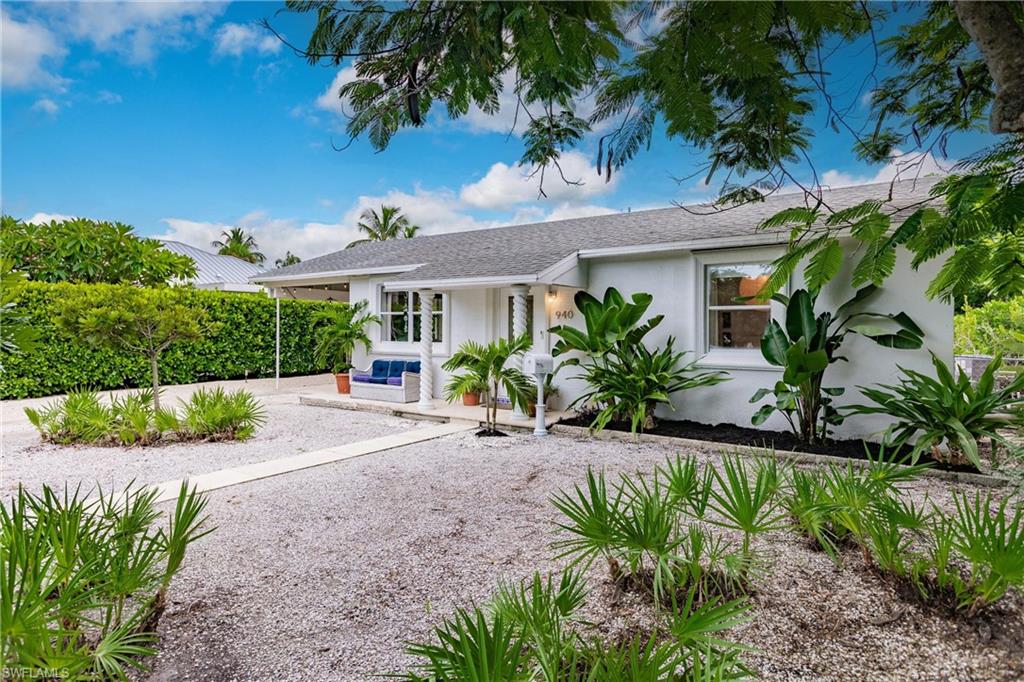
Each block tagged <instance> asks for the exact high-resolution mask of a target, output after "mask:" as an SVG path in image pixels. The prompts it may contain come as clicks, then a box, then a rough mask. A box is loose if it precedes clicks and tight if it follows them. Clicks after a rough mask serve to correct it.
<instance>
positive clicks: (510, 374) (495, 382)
mask: <svg viewBox="0 0 1024 682" xmlns="http://www.w3.org/2000/svg"><path fill="white" fill-rule="evenodd" d="M529 349H530V338H529V336H527V335H526V334H523V335H522V336H520V337H518V338H516V339H513V340H511V341H509V340H508V339H504V338H501V339H498V340H497V341H492V342H491V343H489V344H487V345H484V344H481V343H477V342H476V341H467V342H465V343H464V344H462V345H461V346H459V349H458V350H457V351H455V352H454V353H452V356H451V357H450V358H448V361H447V362H446V363H444V365H442V368H443V369H444V370H445V371H446V372H455V371H460V370H461V372H462V373H461V374H456V375H453V376H452V377H451V378H450V379H449V380H448V383H447V384H445V387H444V397H445V400H447V401H448V402H452V401H454V400H458V399H459V398H462V397H464V396H465V395H466V394H467V393H478V392H479V391H481V389H484V390H486V392H487V403H486V404H485V406H484V407H485V410H486V413H487V428H486V429H484V430H483V431H480V432H479V433H478V434H477V435H480V436H497V435H505V434H503V433H501V432H500V431H498V429H497V422H498V401H497V400H496V398H497V395H498V388H499V387H500V388H504V389H505V393H507V394H508V396H509V399H510V400H512V404H513V405H525V404H526V400H527V397H528V396H527V394H528V392H529V390H530V385H531V382H530V378H529V377H527V376H526V375H525V374H523V373H522V371H520V370H519V369H517V368H515V367H506V366H505V365H506V364H507V363H508V361H509V359H511V358H514V357H518V356H520V355H522V354H523V353H525V352H526V351H527V350H529ZM467 404H468V403H467Z"/></svg>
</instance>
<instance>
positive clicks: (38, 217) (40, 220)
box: [25, 213, 75, 225]
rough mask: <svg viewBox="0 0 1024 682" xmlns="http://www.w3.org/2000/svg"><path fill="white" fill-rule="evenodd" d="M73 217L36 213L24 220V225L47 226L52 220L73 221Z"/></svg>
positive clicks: (61, 214) (60, 214)
mask: <svg viewBox="0 0 1024 682" xmlns="http://www.w3.org/2000/svg"><path fill="white" fill-rule="evenodd" d="M74 219H75V216H73V215H65V214H63V213H36V214H35V215H33V216H32V217H31V218H29V219H28V220H26V221H25V222H26V223H33V224H35V225H48V224H50V223H52V222H53V221H54V220H56V221H57V222H63V221H65V220H74Z"/></svg>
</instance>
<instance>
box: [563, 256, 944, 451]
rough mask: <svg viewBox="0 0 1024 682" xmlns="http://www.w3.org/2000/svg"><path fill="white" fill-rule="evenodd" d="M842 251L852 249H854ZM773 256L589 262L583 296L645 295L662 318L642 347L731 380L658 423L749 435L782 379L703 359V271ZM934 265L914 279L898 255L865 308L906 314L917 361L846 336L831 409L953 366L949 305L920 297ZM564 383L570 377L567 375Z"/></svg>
mask: <svg viewBox="0 0 1024 682" xmlns="http://www.w3.org/2000/svg"><path fill="white" fill-rule="evenodd" d="M847 246H849V247H851V248H852V244H847ZM778 253H780V251H779V249H778V247H771V248H755V249H731V250H728V251H708V252H695V253H685V254H673V255H667V256H647V257H633V258H629V259H624V258H620V259H602V260H594V261H593V262H591V264H590V278H589V286H588V291H590V293H591V294H593V295H594V296H597V297H601V296H602V295H603V294H604V291H605V289H606V288H607V287H609V286H614V287H616V288H618V289H619V291H621V292H622V293H623V295H626V296H629V295H630V294H633V293H637V292H647V293H650V294H651V295H652V296H653V297H654V300H653V302H652V304H651V307H650V308H649V309H648V314H649V316H650V315H656V314H664V315H665V320H664V321H663V322H662V323H661V324H660V325H659V326H658V327H657V328H656V329H655V330H653V331H652V332H651V334H650V335H649V336H648V337H647V340H648V342H649V343H651V344H655V345H662V344H664V343H665V342H666V340H667V338H668V337H669V336H673V337H675V339H676V349H677V350H680V351H689V352H688V354H687V356H686V358H685V359H686V360H687V361H690V360H693V359H695V358H698V357H700V358H701V359H700V360H699V364H700V365H701V366H702V367H703V368H707V369H722V370H724V371H727V372H729V375H730V377H731V380H730V381H727V382H724V383H722V384H718V385H716V386H710V387H702V388H698V389H694V390H691V391H683V392H680V393H677V394H675V395H674V396H673V401H672V406H673V408H674V410H672V409H668V408H662V409H661V410H660V411H659V416H661V417H665V418H671V419H691V420H694V421H698V422H703V423H708V424H717V423H723V422H724V423H732V424H738V425H741V426H750V418H751V416H752V415H753V413H754V412H755V411H756V409H757V408H758V406H759V405H760V404H761V403H758V404H756V405H755V404H751V403H750V402H749V400H750V396H752V395H753V394H754V392H755V391H756V390H757V389H759V388H762V387H770V386H772V385H773V384H774V383H775V382H776V381H778V380H779V379H781V374H782V372H781V369H779V368H776V367H772V366H771V365H768V364H767V363H765V362H764V361H763V360H762V359H761V355H760V351H759V350H753V351H724V352H723V351H713V352H711V353H706V352H705V332H704V328H705V321H704V317H705V313H704V310H705V309H704V305H705V304H704V296H703V282H704V267H705V265H707V264H710V263H721V262H743V261H751V260H760V259H764V258H771V257H774V256H775V255H778ZM856 260H857V259H856V258H852V257H851V258H848V259H846V262H845V265H844V270H843V271H842V272H841V273H840V274H839V276H838V277H836V279H835V282H849V281H850V270H851V269H852V265H853V263H855V262H856ZM940 264H941V263H940V262H936V261H932V262H929V263H927V264H925V265H923V266H922V267H921V268H920V269H919V270H917V271H914V270H913V269H912V268H911V267H910V256H909V254H908V253H907V252H905V251H901V252H900V253H899V256H898V259H897V264H896V268H895V270H894V272H893V274H892V275H891V276H890V277H889V279H888V280H887V281H886V283H885V285H884V286H883V287H882V290H881V291H879V292H878V293H877V294H876V295H875V296H874V297H873V298H871V299H870V300H869V301H868V303H867V304H866V305H865V309H867V310H871V311H874V312H885V313H897V312H901V311H903V312H906V313H907V314H909V315H910V316H911V317H912V318H913V319H914V320H915V321H916V322H917V324H918V325H919V326H921V328H922V329H923V330H924V331H925V334H926V336H925V345H924V347H923V348H922V349H920V350H916V351H911V350H895V349H888V348H882V347H880V346H878V345H876V344H875V343H874V342H872V341H870V340H868V339H865V338H863V337H861V336H859V335H854V334H851V335H849V336H848V337H847V341H846V343H845V344H844V346H843V349H842V355H844V356H846V357H848V358H849V359H850V362H849V363H844V362H838V363H836V364H834V365H832V367H830V368H829V370H828V372H827V374H826V379H825V385H826V386H841V387H844V388H845V389H846V393H845V394H844V395H843V396H841V397H840V398H837V400H836V403H837V404H838V405H843V404H851V403H854V402H860V401H861V400H862V398H861V396H860V392H859V391H858V390H857V388H856V386H857V385H871V384H875V383H882V382H884V383H892V382H894V381H895V377H896V375H897V372H898V368H897V365H900V366H902V367H906V368H908V369H915V370H920V371H923V372H926V373H929V374H931V373H932V371H933V370H932V368H931V360H930V356H929V351H932V352H934V353H935V354H936V355H938V356H939V357H940V358H942V359H943V360H944V361H946V362H947V363H951V362H952V352H953V308H952V305H951V304H948V303H943V302H941V301H937V300H928V299H927V297H926V296H925V294H924V291H925V288H926V287H927V284H928V282H929V281H930V280H931V279H932V277H933V276H934V275H935V274H936V272H937V271H938V267H939V266H940ZM800 271H802V267H801V269H800ZM795 280H796V281H794V282H793V283H791V286H790V289H791V290H792V289H796V288H800V287H801V286H802V284H803V282H802V279H801V277H800V276H799V275H798V276H797V277H796V278H795ZM852 294H853V289H851V288H850V287H847V286H841V285H838V284H832V285H829V286H828V287H826V289H825V290H824V291H822V293H821V295H820V297H819V300H818V306H817V310H818V311H822V310H826V309H832V310H834V309H835V308H836V307H837V306H838V305H839V304H841V303H842V302H844V301H845V300H847V299H848V298H849V297H850V296H851V295H852ZM781 312H782V310H781V306H778V305H777V304H773V311H772V315H773V317H775V318H776V319H781ZM577 317H578V316H577ZM573 322H574V324H575V326H577V327H580V328H582V327H583V324H582V320H578V319H577V320H574V321H573ZM730 354H732V355H730ZM567 374H569V375H571V371H567ZM559 383H560V384H562V385H561V392H562V398H563V400H567V401H571V400H572V399H573V398H575V397H576V396H577V395H579V394H580V392H581V391H582V387H581V386H580V385H579V382H573V381H566V380H564V379H563V380H561V381H560V382H559ZM885 425H886V421H885V419H884V418H882V417H868V416H855V417H851V418H849V419H848V420H847V421H846V422H845V423H844V424H843V425H842V426H841V427H839V428H838V429H836V432H837V434H838V435H841V436H844V437H850V438H853V437H864V436H869V435H872V434H876V433H877V432H879V431H880V430H882V429H884V428H885ZM762 428H766V429H776V430H784V429H786V428H788V424H787V423H786V421H785V419H784V418H783V417H782V416H781V415H778V414H776V415H773V416H772V418H771V419H770V420H769V421H768V422H766V423H765V424H764V426H763V427H762Z"/></svg>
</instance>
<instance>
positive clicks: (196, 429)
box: [179, 387, 267, 440]
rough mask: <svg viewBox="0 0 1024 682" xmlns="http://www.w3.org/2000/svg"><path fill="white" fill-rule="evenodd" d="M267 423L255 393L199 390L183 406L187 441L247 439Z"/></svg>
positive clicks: (215, 389)
mask: <svg viewBox="0 0 1024 682" xmlns="http://www.w3.org/2000/svg"><path fill="white" fill-rule="evenodd" d="M266 421H267V417H266V412H265V411H264V409H263V406H262V405H261V404H260V402H259V401H258V400H256V398H255V397H253V395H252V393H249V392H248V391H245V390H237V391H232V392H227V391H225V390H224V389H223V388H220V387H217V388H214V389H205V388H200V389H198V390H196V392H195V393H193V394H192V395H191V396H189V398H188V400H183V401H182V403H181V417H180V422H181V431H180V432H179V433H180V434H183V435H184V436H185V437H188V438H195V439H206V440H246V439H247V438H249V437H251V436H252V435H253V433H254V432H255V431H256V428H257V427H259V426H262V425H263V424H264V423H265V422H266Z"/></svg>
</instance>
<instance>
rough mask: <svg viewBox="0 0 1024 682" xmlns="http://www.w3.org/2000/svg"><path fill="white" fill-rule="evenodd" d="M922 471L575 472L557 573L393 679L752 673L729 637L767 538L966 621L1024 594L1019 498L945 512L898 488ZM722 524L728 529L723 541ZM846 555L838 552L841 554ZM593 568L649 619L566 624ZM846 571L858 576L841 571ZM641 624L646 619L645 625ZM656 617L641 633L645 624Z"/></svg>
mask: <svg viewBox="0 0 1024 682" xmlns="http://www.w3.org/2000/svg"><path fill="white" fill-rule="evenodd" d="M926 468H927V465H924V464H919V465H914V466H904V465H901V464H896V463H894V462H892V461H889V460H887V459H886V458H885V457H884V456H879V457H878V458H875V459H869V460H868V461H867V462H866V464H863V465H860V464H858V465H855V464H854V463H853V462H848V463H846V464H845V465H843V466H838V465H829V466H825V467H815V468H798V467H795V466H792V465H782V464H780V463H779V462H778V460H777V459H775V458H774V457H773V456H772V453H770V452H765V453H763V454H762V455H761V456H757V457H754V458H749V457H744V456H742V455H739V454H734V455H728V456H725V457H723V459H722V461H721V463H715V464H705V465H702V464H701V463H700V462H698V460H697V459H696V457H694V456H688V457H682V456H677V457H671V458H668V459H667V460H666V461H665V463H664V464H663V465H661V466H658V467H656V468H655V470H654V472H653V473H651V474H643V473H639V472H638V473H630V474H621V475H619V476H617V477H616V478H615V479H613V480H612V479H609V477H608V476H606V474H605V473H604V472H603V471H596V470H593V469H588V471H587V474H586V477H585V479H584V480H583V481H581V482H580V483H579V484H577V485H575V486H573V488H572V489H567V490H563V491H560V492H558V493H556V494H555V495H554V496H553V497H552V498H551V502H552V504H553V506H554V507H555V509H556V510H557V511H558V512H559V513H560V518H559V519H558V520H557V521H556V524H555V525H556V529H557V531H558V537H557V539H556V540H555V541H554V542H553V545H552V548H553V550H554V552H555V557H556V558H558V559H567V560H568V566H567V567H566V568H565V569H564V570H563V571H562V572H560V573H556V574H553V575H547V576H542V575H540V574H537V573H535V574H534V575H533V576H532V577H531V578H529V579H527V580H525V581H523V582H521V583H517V582H503V583H501V584H500V585H499V586H498V588H497V590H496V593H495V595H494V596H493V597H492V598H491V599H490V600H489V601H487V602H485V603H483V604H480V605H472V606H470V607H469V608H464V609H458V610H456V611H455V613H454V614H453V615H452V616H449V617H447V618H445V619H444V620H443V621H442V623H441V624H440V625H439V626H438V627H437V628H436V629H435V632H434V636H433V638H432V639H431V640H430V641H426V642H415V643H412V644H410V645H409V647H408V649H407V651H408V652H409V653H410V654H412V655H413V656H415V657H416V658H417V664H416V665H415V666H414V667H413V668H411V669H410V670H409V671H408V672H407V673H405V674H404V675H400V676H399V677H400V678H401V679H405V680H411V681H417V682H426V681H427V680H431V681H433V682H436V681H438V680H460V681H462V680H510V681H515V682H541V681H543V682H556V681H557V682H563V681H580V682H583V681H586V682H606V681H609V680H631V681H634V682H635V681H636V680H650V681H652V682H662V681H666V680H673V681H681V682H686V681H690V680H693V681H697V680H736V679H745V678H749V677H753V676H754V672H753V671H751V670H750V669H749V668H748V667H747V666H746V665H745V664H744V662H743V654H744V652H745V651H749V648H747V647H745V646H743V645H742V644H739V643H736V642H734V641H731V639H730V637H729V631H730V630H731V629H733V628H736V627H737V626H740V625H742V624H744V623H746V622H748V621H750V620H751V619H753V618H756V617H757V614H756V607H755V602H753V601H752V600H750V599H749V596H750V595H751V593H753V592H754V591H756V589H757V585H758V581H759V580H762V579H763V578H764V576H766V575H767V573H768V572H769V571H770V570H771V565H770V562H769V561H768V560H767V558H766V557H767V552H765V551H764V550H765V547H764V542H765V540H766V539H767V538H766V534H768V533H774V532H780V531H787V530H789V531H791V532H796V533H799V534H801V535H803V536H805V537H806V538H807V540H808V542H810V543H811V544H812V546H814V547H816V548H818V549H821V550H823V551H826V552H828V554H829V556H830V557H832V559H833V560H834V561H835V562H836V563H837V565H839V566H840V567H841V568H846V567H847V564H848V563H849V562H850V561H851V559H853V560H856V557H858V556H859V557H860V560H861V563H862V564H863V565H865V566H866V567H868V568H869V569H871V570H872V571H873V572H874V573H875V574H877V575H878V576H880V577H881V578H882V579H884V580H890V581H893V582H894V583H895V584H896V585H897V586H899V587H900V588H901V589H900V590H898V591H897V594H899V595H902V596H901V597H900V598H906V599H915V600H921V601H923V602H924V603H926V604H928V605H931V606H934V607H938V608H943V609H946V610H947V611H948V613H949V615H950V617H955V616H956V615H957V614H963V615H965V616H966V617H968V618H969V617H972V616H974V615H975V614H977V613H978V612H980V611H981V610H982V609H986V608H988V607H990V606H991V605H993V604H995V603H997V602H998V601H999V600H1000V599H1002V598H1004V597H1005V596H1006V595H1007V594H1008V593H1009V592H1010V591H1011V590H1017V589H1020V588H1021V587H1024V505H1022V503H1021V501H1020V500H1019V499H1013V498H1011V497H1006V498H1003V499H1001V500H999V499H997V498H996V497H995V496H993V495H992V494H991V493H989V494H985V495H982V494H980V493H976V494H974V495H966V494H962V493H954V495H953V504H954V505H955V511H953V512H952V513H949V512H946V511H944V510H943V509H942V508H940V507H939V506H938V505H936V504H934V503H933V502H932V501H930V500H928V499H927V498H926V499H925V501H924V502H923V503H922V502H920V501H915V500H914V499H913V498H911V497H910V496H908V495H906V494H905V491H904V486H905V484H907V483H909V482H912V481H914V480H915V479H916V478H917V477H918V476H919V475H920V474H921V472H922V471H924V470H925V469H926ZM722 529H728V533H725V532H722ZM851 553H852V555H853V556H852V557H851V556H847V555H849V554H851ZM594 562H603V563H605V564H606V565H607V567H608V570H609V573H610V576H611V578H612V580H613V583H614V584H615V586H616V588H617V589H619V590H622V591H635V592H639V593H640V594H641V595H643V596H644V597H646V600H647V602H648V603H649V605H650V607H651V609H652V616H653V620H651V621H647V622H646V624H645V625H644V626H641V627H638V628H636V629H635V631H632V632H630V634H629V635H628V636H626V637H622V638H619V639H616V640H615V641H610V642H609V641H604V640H602V639H600V638H599V637H598V636H596V635H593V634H587V633H590V632H592V630H588V629H587V627H586V625H587V624H586V623H584V622H583V620H582V618H581V617H580V616H579V611H580V609H581V608H582V607H583V605H584V603H585V602H586V601H587V599H588V597H589V594H588V591H587V586H586V580H585V578H584V576H586V575H587V573H588V570H589V569H590V568H591V567H592V565H593V564H594ZM850 570H855V569H854V568H851V569H850ZM646 620H647V619H646V618H645V621H646ZM652 623H653V624H652Z"/></svg>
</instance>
